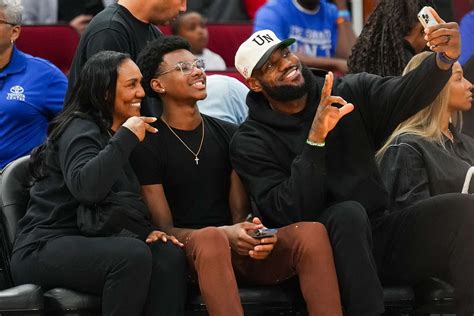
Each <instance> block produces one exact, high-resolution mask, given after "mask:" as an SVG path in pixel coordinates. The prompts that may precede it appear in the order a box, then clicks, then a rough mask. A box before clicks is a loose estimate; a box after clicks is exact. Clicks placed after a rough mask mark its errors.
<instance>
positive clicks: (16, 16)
mask: <svg viewBox="0 0 474 316" xmlns="http://www.w3.org/2000/svg"><path fill="white" fill-rule="evenodd" d="M0 10H3V13H5V18H6V20H7V22H9V23H12V24H15V25H19V24H21V16H22V14H23V6H22V5H21V0H0Z"/></svg>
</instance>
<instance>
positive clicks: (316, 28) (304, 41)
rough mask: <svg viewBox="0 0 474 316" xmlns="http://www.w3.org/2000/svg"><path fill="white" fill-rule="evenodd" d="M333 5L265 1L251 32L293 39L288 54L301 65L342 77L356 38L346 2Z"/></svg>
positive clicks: (313, 1) (297, 0)
mask: <svg viewBox="0 0 474 316" xmlns="http://www.w3.org/2000/svg"><path fill="white" fill-rule="evenodd" d="M335 2H336V4H335V5H334V4H332V3H328V2H327V0H274V1H269V2H267V3H266V4H265V5H263V6H262V7H261V8H260V9H259V10H258V12H257V14H256V16H255V20H254V32H255V31H259V30H264V29H269V30H272V31H273V32H274V33H275V34H276V35H277V36H278V37H279V38H288V37H292V38H295V39H296V43H295V44H294V45H292V48H291V50H292V52H293V53H294V54H296V55H297V56H298V58H299V59H300V60H301V62H302V63H303V64H304V65H306V66H308V67H316V68H323V69H328V70H333V71H337V72H340V73H345V72H347V62H346V59H347V58H348V57H349V55H350V53H351V48H352V46H353V45H354V43H355V41H356V36H355V34H354V31H353V30H352V23H351V16H350V13H349V11H348V8H347V4H346V0H336V1H335Z"/></svg>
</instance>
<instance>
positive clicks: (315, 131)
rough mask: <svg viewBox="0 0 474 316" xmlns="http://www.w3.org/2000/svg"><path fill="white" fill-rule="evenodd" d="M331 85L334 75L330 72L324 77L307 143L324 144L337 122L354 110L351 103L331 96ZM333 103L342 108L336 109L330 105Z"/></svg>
mask: <svg viewBox="0 0 474 316" xmlns="http://www.w3.org/2000/svg"><path fill="white" fill-rule="evenodd" d="M333 83H334V75H333V73H332V72H329V73H328V74H327V75H326V79H325V81H324V86H323V90H322V91H321V100H320V101H319V106H318V109H317V111H316V114H315V116H314V120H313V124H312V125H311V129H310V130H309V135H308V140H309V141H312V142H315V143H324V141H325V139H326V136H327V135H328V133H329V132H330V131H332V130H333V129H334V127H335V126H336V125H337V123H338V122H339V120H340V119H341V118H342V117H343V116H344V115H346V114H348V113H350V112H352V110H353V109H354V105H352V103H348V102H347V101H346V100H344V99H343V98H341V97H338V96H332V95H331V91H332V86H333ZM333 103H337V104H340V105H342V107H340V108H337V107H335V106H333V105H332V104H333Z"/></svg>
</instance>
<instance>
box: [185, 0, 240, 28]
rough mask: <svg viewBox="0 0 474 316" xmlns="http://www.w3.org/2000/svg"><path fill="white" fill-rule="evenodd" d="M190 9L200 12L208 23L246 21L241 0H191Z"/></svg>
mask: <svg viewBox="0 0 474 316" xmlns="http://www.w3.org/2000/svg"><path fill="white" fill-rule="evenodd" d="M188 8H189V10H190V11H196V12H199V13H200V14H202V16H204V17H205V18H206V20H207V21H208V22H209V23H247V22H248V21H249V17H248V16H247V13H246V12H245V7H244V3H243V0H193V1H189V4H188Z"/></svg>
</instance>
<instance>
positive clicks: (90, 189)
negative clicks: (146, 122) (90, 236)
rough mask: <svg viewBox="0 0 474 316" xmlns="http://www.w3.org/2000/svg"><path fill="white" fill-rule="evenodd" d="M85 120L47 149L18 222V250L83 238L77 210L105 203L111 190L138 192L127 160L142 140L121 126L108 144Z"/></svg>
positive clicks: (71, 125) (73, 124)
mask: <svg viewBox="0 0 474 316" xmlns="http://www.w3.org/2000/svg"><path fill="white" fill-rule="evenodd" d="M109 138H110V137H109V136H108V135H107V134H105V133H101V131H100V130H99V126H98V125H97V124H96V123H94V122H92V121H90V120H87V119H82V118H76V119H73V120H72V121H71V122H70V123H69V125H68V126H67V127H66V128H65V130H64V132H63V133H62V134H61V136H60V137H59V138H58V140H57V142H55V143H54V146H53V145H51V146H48V148H47V149H46V151H45V164H46V170H47V171H46V177H45V178H42V179H41V180H39V181H38V182H36V183H35V184H34V185H33V187H32V188H31V190H30V196H31V199H30V204H29V206H28V210H27V213H26V215H25V216H24V217H23V218H22V219H21V220H20V222H19V224H18V233H17V237H16V240H15V245H14V250H13V251H17V250H19V249H20V248H23V247H26V246H30V247H34V248H37V244H39V243H44V242H46V241H48V240H51V239H54V238H57V237H61V236H68V235H82V234H81V232H80V231H79V228H78V226H77V209H78V207H79V205H80V204H81V203H82V204H95V203H100V202H101V201H103V200H104V199H105V198H106V197H107V195H108V194H109V193H110V192H121V191H127V192H134V193H139V192H140V184H139V183H138V179H137V177H136V176H135V173H134V172H133V170H132V167H131V166H130V164H129V162H128V158H129V156H130V153H131V151H132V150H133V149H134V148H135V146H136V145H137V144H138V143H139V140H138V137H136V136H135V134H133V132H131V131H130V130H129V129H127V128H126V127H121V128H119V129H118V130H117V133H115V134H114V135H113V137H112V138H110V140H109Z"/></svg>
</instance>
